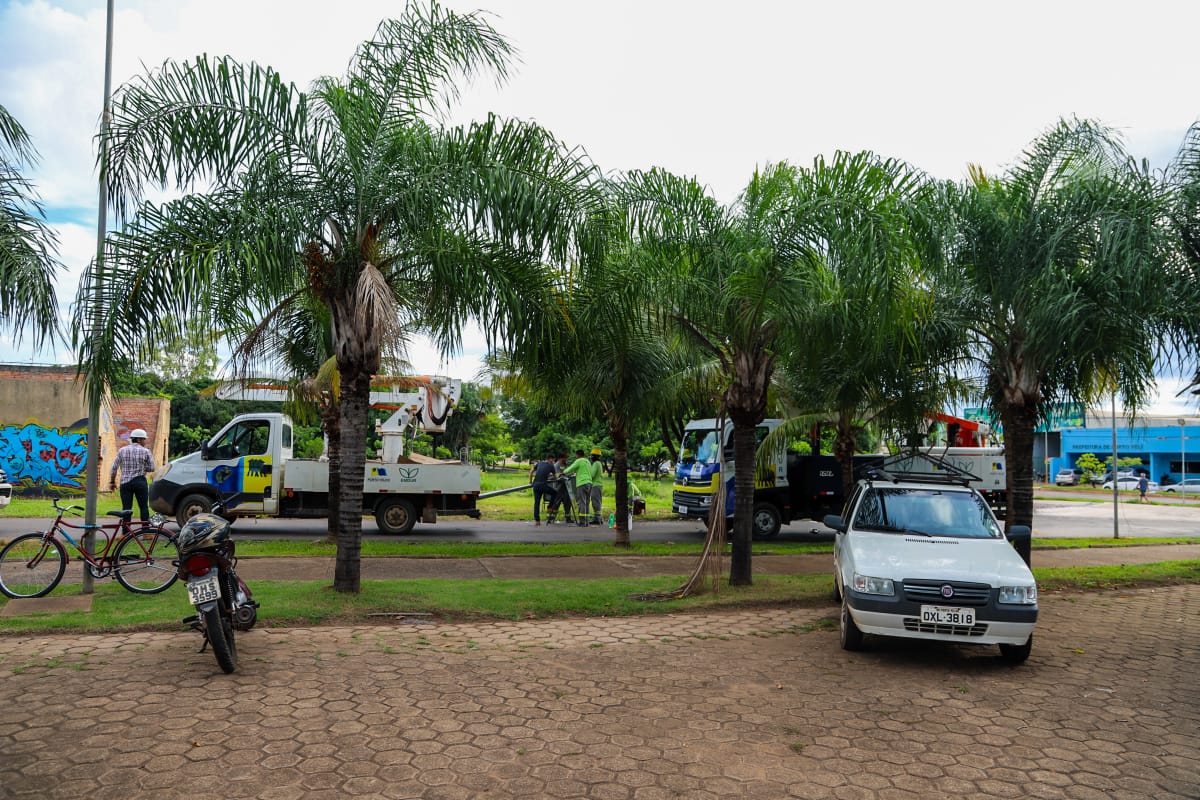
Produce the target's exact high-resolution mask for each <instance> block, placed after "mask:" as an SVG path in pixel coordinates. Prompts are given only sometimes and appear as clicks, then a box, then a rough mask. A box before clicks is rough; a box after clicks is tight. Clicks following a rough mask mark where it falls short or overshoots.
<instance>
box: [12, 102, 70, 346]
mask: <svg viewBox="0 0 1200 800" xmlns="http://www.w3.org/2000/svg"><path fill="white" fill-rule="evenodd" d="M37 160H38V156H37V151H36V150H35V149H34V148H33V145H32V143H31V142H30V140H29V134H28V133H27V132H26V131H25V129H24V128H23V127H21V123H20V122H18V121H17V120H16V118H15V117H13V116H12V115H11V114H9V113H8V110H7V109H5V108H4V106H0V327H4V328H7V329H9V330H10V331H11V332H12V334H13V336H14V338H15V339H16V341H17V342H20V341H21V338H22V336H24V335H25V334H26V333H29V334H30V336H31V339H32V341H33V344H34V345H35V346H37V347H41V346H42V345H43V344H46V343H47V342H52V341H53V340H54V339H55V338H57V336H58V330H59V326H58V300H57V299H56V297H55V295H54V276H55V273H56V272H57V271H58V269H59V266H60V265H59V263H58V240H57V238H56V237H55V235H54V232H53V231H52V230H51V229H50V227H49V226H48V225H47V224H46V216H45V212H44V211H43V209H42V204H41V200H40V199H39V198H38V195H37V192H36V191H35V189H34V186H33V184H32V183H31V182H30V181H29V179H28V178H26V177H24V175H23V173H22V170H24V169H28V168H30V167H33V166H34V165H36V163H37Z"/></svg>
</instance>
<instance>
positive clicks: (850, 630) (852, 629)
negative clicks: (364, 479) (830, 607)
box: [838, 595, 863, 651]
mask: <svg viewBox="0 0 1200 800" xmlns="http://www.w3.org/2000/svg"><path fill="white" fill-rule="evenodd" d="M838 632H839V633H840V634H841V639H842V649H843V650H851V651H853V650H861V649H862V644H863V633H862V631H860V630H859V629H858V626H857V625H855V624H854V617H852V616H850V604H849V603H847V602H846V596H845V595H842V617H841V624H839V625H838Z"/></svg>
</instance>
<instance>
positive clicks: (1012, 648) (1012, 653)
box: [1000, 633, 1033, 666]
mask: <svg viewBox="0 0 1200 800" xmlns="http://www.w3.org/2000/svg"><path fill="white" fill-rule="evenodd" d="M1032 650H1033V634H1032V633H1031V634H1029V639H1027V640H1026V641H1025V644H1002V645H1000V658H1002V659H1004V663H1006V664H1012V665H1013V666H1016V665H1017V664H1024V663H1025V659H1027V658H1029V653H1030V651H1032Z"/></svg>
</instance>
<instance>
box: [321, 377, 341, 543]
mask: <svg viewBox="0 0 1200 800" xmlns="http://www.w3.org/2000/svg"><path fill="white" fill-rule="evenodd" d="M340 414H341V406H340V404H339V403H338V402H337V401H335V400H334V399H333V397H332V396H331V397H329V398H328V399H327V401H326V402H325V403H323V404H322V405H321V425H322V427H323V428H324V429H325V438H326V441H327V442H328V445H327V450H326V453H325V455H326V456H327V458H328V459H329V500H328V502H327V503H326V506H327V507H328V509H329V516H328V517H327V519H328V529H327V532H326V537H325V538H326V540H327V541H328V542H329V543H330V544H336V543H337V532H338V509H339V508H340V507H341V499H342V496H341V491H342V426H341V417H340Z"/></svg>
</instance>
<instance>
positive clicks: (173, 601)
mask: <svg viewBox="0 0 1200 800" xmlns="http://www.w3.org/2000/svg"><path fill="white" fill-rule="evenodd" d="M1034 574H1035V576H1036V577H1037V580H1038V585H1039V587H1040V589H1041V591H1042V592H1043V594H1047V593H1050V592H1057V591H1076V590H1085V591H1096V590H1103V589H1120V588H1129V587H1135V586H1155V585H1171V584H1179V583H1200V561H1194V560H1193V561H1167V562H1162V563H1158V564H1135V565H1125V566H1105V567H1072V568H1041V569H1035V570H1034ZM682 581H683V576H682V575H678V576H654V577H640V578H600V579H592V580H579V579H546V578H543V579H537V580H500V579H493V578H489V579H483V580H434V579H425V580H388V581H363V584H362V592H361V593H360V594H358V595H341V594H337V593H335V592H333V591H332V590H331V589H330V588H329V586H328V585H327V584H325V583H323V582H298V581H255V582H254V585H253V587H252V588H253V590H254V596H255V599H256V600H258V601H259V602H260V603H261V604H262V608H261V609H260V610H259V620H260V621H259V625H261V626H264V627H271V626H277V627H288V626H297V625H299V626H317V625H349V624H357V625H361V624H373V623H376V622H380V621H383V622H387V623H390V622H391V619H392V618H391V617H387V616H385V617H382V618H379V617H373V616H371V615H372V614H398V613H404V612H408V613H420V614H427V615H430V616H431V617H432V618H433V619H435V620H472V619H497V620H499V619H505V620H517V619H553V618H565V617H580V616H593V617H594V616H629V615H635V614H665V613H676V612H686V611H697V610H711V609H722V608H724V609H732V608H739V607H753V606H787V605H803V606H824V605H828V606H829V608H830V612H831V613H833V610H834V606H833V604H832V600H831V599H830V576H829V575H827V574H807V575H763V576H758V577H756V578H755V579H754V585H753V586H747V587H730V586H727V585H722V587H721V589H720V591H719V592H717V593H707V594H701V595H698V596H695V597H688V598H684V599H682V600H670V601H647V600H638V599H635V596H636V595H640V594H645V593H659V592H669V591H671V590H672V589H674V588H675V587H677V586H678V585H680V584H681V583H682ZM78 593H79V587H78V586H76V585H72V586H60V587H59V588H58V589H55V591H54V596H60V595H61V596H67V595H71V594H78ZM5 602H7V599H6V598H0V605H3V603H5ZM191 613H192V612H191V606H190V605H188V602H187V595H186V592H185V591H184V589H183V587H182V586H179V585H178V584H177V585H176V586H172V587H171V588H170V589H168V590H167V591H165V592H163V593H162V594H158V595H149V596H146V595H134V594H131V593H129V592H126V591H125V590H124V589H122V588H121V587H120V586H118V585H116V584H114V583H111V582H103V583H99V584H98V585H97V587H96V594H95V596H94V597H93V601H92V611H91V612H89V613H84V612H68V613H57V614H38V615H28V616H19V617H12V618H6V619H4V620H2V621H0V634H30V633H40V632H55V631H59V632H67V631H70V632H76V633H87V632H91V633H100V632H110V631H129V630H165V631H171V630H180V629H181V628H182V626H181V624H180V620H182V619H183V618H184V617H186V616H188V615H190V614H191Z"/></svg>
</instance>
